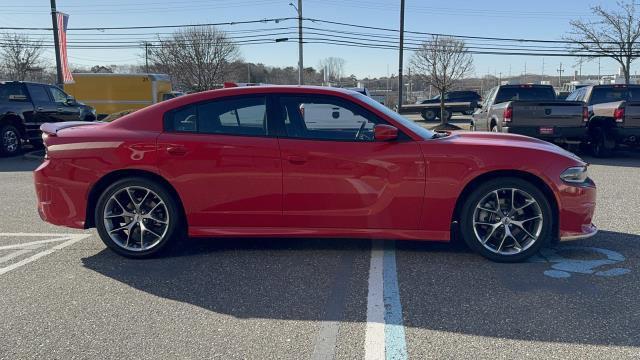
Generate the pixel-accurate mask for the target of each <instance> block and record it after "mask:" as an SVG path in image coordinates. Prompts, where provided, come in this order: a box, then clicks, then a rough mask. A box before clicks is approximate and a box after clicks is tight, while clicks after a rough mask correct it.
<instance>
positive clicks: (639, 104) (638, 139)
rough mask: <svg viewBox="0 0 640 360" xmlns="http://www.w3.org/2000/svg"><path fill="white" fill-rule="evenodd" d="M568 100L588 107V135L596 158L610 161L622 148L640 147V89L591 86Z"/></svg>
mask: <svg viewBox="0 0 640 360" xmlns="http://www.w3.org/2000/svg"><path fill="white" fill-rule="evenodd" d="M567 100H573V101H580V102H582V103H584V104H585V105H586V106H588V116H589V118H588V135H589V143H590V145H591V151H592V152H593V154H594V155H595V156H598V157H607V156H611V155H612V152H613V151H614V150H615V149H616V148H617V147H620V146H629V147H635V148H637V147H640V85H624V84H612V85H591V86H585V87H582V88H579V89H576V90H575V91H574V92H572V93H571V94H570V95H569V96H568V98H567Z"/></svg>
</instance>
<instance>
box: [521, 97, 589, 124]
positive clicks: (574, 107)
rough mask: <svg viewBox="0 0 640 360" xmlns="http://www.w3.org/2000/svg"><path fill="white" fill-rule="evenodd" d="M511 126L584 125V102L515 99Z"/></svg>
mask: <svg viewBox="0 0 640 360" xmlns="http://www.w3.org/2000/svg"><path fill="white" fill-rule="evenodd" d="M510 106H511V107H512V109H513V117H512V119H511V124H510V125H509V126H512V127H518V126H553V127H580V126H583V123H584V122H583V121H584V120H583V109H584V104H583V103H582V102H578V101H513V102H511V104H510Z"/></svg>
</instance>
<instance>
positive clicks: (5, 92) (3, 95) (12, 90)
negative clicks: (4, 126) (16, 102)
mask: <svg viewBox="0 0 640 360" xmlns="http://www.w3.org/2000/svg"><path fill="white" fill-rule="evenodd" d="M12 95H14V96H27V94H25V92H24V88H23V87H22V85H20V84H16V83H13V84H12V83H9V84H0V101H9V97H10V96H12Z"/></svg>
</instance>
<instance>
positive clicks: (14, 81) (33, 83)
mask: <svg viewBox="0 0 640 360" xmlns="http://www.w3.org/2000/svg"><path fill="white" fill-rule="evenodd" d="M4 84H25V85H26V84H29V85H47V86H54V85H51V84H45V83H39V82H34V81H18V80H0V85H4Z"/></svg>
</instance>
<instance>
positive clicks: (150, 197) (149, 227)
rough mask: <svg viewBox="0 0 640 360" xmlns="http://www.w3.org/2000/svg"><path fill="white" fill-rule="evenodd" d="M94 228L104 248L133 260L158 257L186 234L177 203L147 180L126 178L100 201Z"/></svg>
mask: <svg viewBox="0 0 640 360" xmlns="http://www.w3.org/2000/svg"><path fill="white" fill-rule="evenodd" d="M95 224H96V228H97V230H98V234H99V235H100V238H101V239H102V241H103V242H104V243H105V245H107V246H108V247H109V248H111V249H112V250H113V251H115V252H116V253H118V254H120V255H123V256H127V257H132V258H145V257H151V256H153V255H156V254H158V253H159V252H160V251H161V250H163V249H164V248H165V247H166V246H167V245H168V244H169V243H170V242H173V241H175V240H177V239H176V238H179V237H181V233H183V231H184V228H183V226H182V224H183V219H182V216H181V212H180V211H179V206H178V202H177V201H176V199H175V198H174V197H173V196H172V194H171V193H169V192H168V191H167V189H166V188H165V187H164V186H162V185H161V184H158V183H157V182H155V181H152V180H149V179H145V178H126V179H122V180H119V181H116V182H115V183H113V184H112V185H111V186H109V187H108V188H107V189H106V190H105V191H104V192H103V193H102V195H101V196H100V199H99V200H98V206H97V207H96V212H95Z"/></svg>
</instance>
